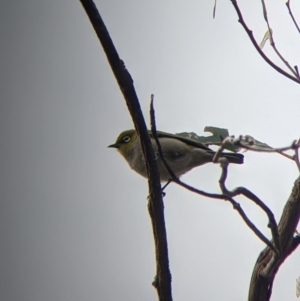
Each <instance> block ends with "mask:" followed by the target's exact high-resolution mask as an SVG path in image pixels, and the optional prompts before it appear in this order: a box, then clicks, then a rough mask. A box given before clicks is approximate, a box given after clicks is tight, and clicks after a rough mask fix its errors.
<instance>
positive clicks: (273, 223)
mask: <svg viewBox="0 0 300 301" xmlns="http://www.w3.org/2000/svg"><path fill="white" fill-rule="evenodd" d="M221 168H222V172H221V176H220V179H219V184H220V188H221V191H222V193H223V194H225V195H226V196H227V197H228V198H227V199H228V200H229V201H230V202H231V203H232V205H233V206H234V209H237V210H238V212H239V214H240V215H241V216H242V218H243V220H244V221H245V222H246V224H247V225H248V226H249V227H250V229H251V230H252V231H253V232H254V233H255V234H256V235H257V236H258V237H259V238H260V239H261V240H262V241H263V242H264V243H265V244H266V245H267V246H269V247H270V248H271V249H272V250H273V251H274V252H275V253H276V254H278V253H279V250H280V249H281V248H280V242H279V234H278V228H277V223H276V220H275V218H274V215H273V213H272V211H271V210H270V209H269V208H268V207H267V206H266V205H265V204H264V203H263V202H262V201H261V200H260V199H259V198H258V197H257V196H256V195H254V194H253V193H252V192H251V191H249V190H248V189H246V188H243V187H239V188H237V189H234V190H233V191H229V190H228V189H227V188H226V185H225V182H226V179H227V175H228V160H227V159H225V160H224V161H223V162H222V164H221ZM244 189H245V191H244ZM239 194H243V195H244V196H245V197H247V198H248V199H250V200H251V201H253V202H254V203H255V204H256V205H258V206H259V207H260V208H261V209H262V210H263V211H264V212H265V213H266V214H267V216H268V218H269V227H270V228H271V232H272V237H273V241H274V245H273V243H272V242H271V241H270V240H268V239H267V238H266V237H265V236H264V235H263V234H262V232H261V231H259V230H258V228H257V227H256V226H255V225H254V224H253V223H252V222H251V221H250V220H249V218H248V217H247V216H246V214H245V213H244V211H243V210H242V208H241V206H240V204H238V203H237V202H236V201H235V200H234V199H233V197H234V196H236V195H239Z"/></svg>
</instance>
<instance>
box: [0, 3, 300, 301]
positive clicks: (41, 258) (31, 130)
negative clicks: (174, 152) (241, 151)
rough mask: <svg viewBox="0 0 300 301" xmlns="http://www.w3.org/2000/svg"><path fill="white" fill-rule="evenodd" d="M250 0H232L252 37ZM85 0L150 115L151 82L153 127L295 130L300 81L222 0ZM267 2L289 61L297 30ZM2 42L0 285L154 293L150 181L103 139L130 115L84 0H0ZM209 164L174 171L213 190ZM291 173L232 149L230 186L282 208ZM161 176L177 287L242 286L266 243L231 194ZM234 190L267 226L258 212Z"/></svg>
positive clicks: (14, 291) (198, 293)
mask: <svg viewBox="0 0 300 301" xmlns="http://www.w3.org/2000/svg"><path fill="white" fill-rule="evenodd" d="M247 2H249V1H239V3H240V4H241V9H242V11H243V12H244V15H245V19H246V21H247V22H248V25H249V27H250V28H251V29H253V32H254V36H255V37H256V38H257V40H258V41H260V40H261V39H262V37H263V35H264V33H265V31H266V25H265V22H264V19H263V17H262V14H261V4H260V2H259V1H256V2H257V3H254V4H252V6H249V4H247ZM252 2H253V1H252ZM269 2H270V1H269ZM274 2H275V1H274ZM95 3H96V5H97V7H98V9H99V11H100V13H101V15H102V17H103V19H104V21H105V23H106V25H107V28H108V30H109V32H110V34H111V37H112V39H113V41H114V43H115V46H116V47H117V49H118V52H119V55H120V57H121V58H122V59H123V60H124V62H125V64H126V66H127V68H128V70H129V72H130V73H131V76H132V77H133V79H134V82H135V87H136V90H137V94H138V96H139V99H140V102H141V106H142V108H143V111H144V114H145V119H146V121H147V122H148V121H149V114H148V111H149V101H150V95H151V93H153V94H154V95H155V110H156V121H157V127H158V128H159V129H160V130H164V131H167V132H172V133H174V132H182V131H193V132H196V133H197V134H199V135H204V133H203V129H204V127H205V126H218V127H223V128H227V129H228V130H229V132H230V134H234V135H240V134H249V135H252V136H254V137H255V138H256V139H258V140H260V141H263V142H266V143H268V144H270V145H272V146H285V145H288V144H289V143H291V142H292V141H293V140H294V139H297V138H298V137H299V134H300V131H299V130H300V125H299V112H300V89H299V85H297V84H296V83H294V82H292V81H290V80H288V79H287V78H284V77H283V76H282V75H280V74H278V73H277V72H276V71H275V70H273V69H272V68H271V67H270V66H269V65H267V64H266V63H265V62H264V61H263V60H262V58H261V57H260V56H259V55H258V53H257V52H256V50H255V49H254V47H253V46H252V44H251V43H250V40H249V38H248V37H247V34H246V33H245V32H244V30H243V29H242V26H241V25H240V24H239V23H238V22H237V16H236V13H235V11H234V8H233V6H232V4H231V2H230V1H218V6H217V16H216V19H213V18H212V11H213V1H202V0H198V1H194V0H192V1H188V2H187V1H170V0H169V1H168V0H166V1H145V0H144V1H138V0H119V1H117V0H106V1H105V0H98V1H96V2H95ZM272 5H273V6H272V7H269V17H270V22H271V27H272V28H273V31H274V34H275V36H274V37H275V41H276V45H277V47H278V48H279V49H280V51H281V52H282V54H283V55H284V57H285V58H286V59H287V60H288V61H289V62H290V63H291V65H292V66H294V65H296V64H298V66H299V65H300V56H299V53H300V39H299V34H298V33H297V31H296V29H295V27H294V26H293V24H292V21H291V19H290V17H289V14H288V12H287V9H286V7H285V4H284V1H276V3H274V4H272ZM292 7H294V12H295V14H296V13H297V12H299V11H300V5H299V3H298V4H297V3H296V1H294V2H293V1H292ZM296 16H297V14H296ZM297 17H298V20H300V15H299V14H298V16H297ZM265 51H266V53H267V54H268V55H270V57H271V58H272V59H274V60H275V62H277V63H278V64H279V65H280V66H282V64H281V63H280V62H279V61H278V59H277V57H276V56H275V55H274V54H273V52H272V49H271V48H270V46H269V45H266V46H265ZM0 54H1V55H0V70H1V71H0V72H1V73H0V77H1V81H0V85H1V89H0V141H1V148H0V151H1V155H0V170H1V171H0V194H1V201H0V270H1V273H0V300H1V301H74V300H80V301H81V300H87V301H96V300H97V301H99V300H112V301H115V300H130V301H131V300H132V301H140V300H143V301H148V300H149V301H150V300H151V301H152V300H156V298H157V297H156V292H155V290H154V289H153V288H152V286H151V282H152V281H153V277H154V276H155V257H154V244H153V237H152V230H151V223H150V219H149V215H148V212H147V200H146V198H147V194H148V191H147V181H146V180H145V179H143V178H142V177H140V176H139V175H137V174H135V173H134V172H133V171H131V170H130V169H129V168H128V166H127V163H126V162H125V161H124V160H123V159H122V158H121V157H120V156H119V154H118V153H117V152H116V151H115V150H113V149H108V148H107V145H109V144H111V143H113V142H114V141H115V139H116V136H117V135H118V134H119V133H120V132H121V131H123V130H125V129H130V128H132V127H133V125H132V121H131V119H130V117H129V114H128V111H127V108H126V105H125V102H124V100H123V97H122V95H121V93H120V91H119V88H118V86H117V84H116V81H115V79H114V78H113V75H112V72H111V70H110V68H109V66H108V63H107V60H106V57H105V55H104V53H103V50H102V48H101V45H100V44H99V41H98V39H97V37H96V35H95V33H94V30H93V28H92V27H91V24H90V22H89V20H88V18H87V16H86V14H85V12H84V10H83V8H82V7H81V4H80V3H79V1H58V0H51V1H40V0H30V1H20V0H19V1H5V3H2V6H1V11H0ZM219 175H220V167H219V166H218V165H213V164H208V165H206V166H203V167H201V168H198V169H195V170H193V171H192V172H190V173H189V174H188V175H186V176H184V177H183V178H182V179H183V180H184V181H186V182H187V183H190V184H192V185H194V186H196V187H198V188H200V189H203V190H206V191H209V192H219V188H218V178H219ZM297 175H298V172H297V168H296V165H295V164H294V163H293V162H292V161H290V160H288V159H286V158H284V157H282V156H280V155H277V154H271V155H270V154H268V155H267V154H260V153H251V152H247V153H246V154H245V164H244V165H242V166H241V165H239V166H230V172H229V179H228V188H230V189H232V188H234V187H236V186H246V187H247V188H249V189H251V190H252V191H253V192H254V193H256V194H257V195H258V196H259V197H260V198H262V199H263V200H264V201H265V203H266V204H267V205H268V206H270V208H271V209H272V210H273V212H274V213H275V215H276V218H277V219H279V217H280V215H281V212H282V209H283V207H284V204H285V202H286V200H287V198H288V196H289V194H290V192H291V188H292V186H293V182H294V180H295V179H296V178H297ZM166 192H167V195H166V197H165V198H164V203H165V218H166V226H167V235H168V243H169V253H170V254H169V255H170V269H171V273H172V280H173V282H172V285H173V296H174V300H184V301H186V300H231V301H240V300H246V299H247V294H248V287H249V282H250V277H251V274H252V269H253V266H254V264H255V261H256V259H257V257H258V255H259V253H260V251H261V250H263V248H264V247H265V246H264V244H263V243H262V242H261V241H260V240H259V239H258V238H257V237H256V236H255V235H254V234H253V233H252V232H251V230H250V229H249V228H247V226H246V225H245V224H244V222H243V221H242V220H241V218H240V217H239V215H238V214H237V212H235V211H234V210H233V209H232V207H231V206H230V204H229V203H226V202H224V201H219V200H211V199H207V198H204V197H200V196H198V195H194V194H192V193H191V192H188V191H186V190H184V189H182V188H180V187H177V186H176V185H174V184H173V185H170V187H168V189H167V191H166ZM237 200H238V201H239V202H240V203H241V205H242V207H243V208H244V210H245V211H246V212H247V214H248V215H249V217H250V218H251V219H252V220H253V221H254V222H255V224H256V225H257V226H258V227H259V228H260V229H261V231H262V232H263V233H264V234H265V235H267V236H268V237H270V233H269V231H268V228H267V218H266V216H265V215H264V214H262V212H260V211H259V210H258V209H257V208H256V207H255V206H254V205H252V204H250V202H249V201H248V200H245V199H243V198H237ZM299 262H300V251H299V250H298V251H296V252H295V253H294V254H293V255H292V256H291V257H290V258H288V259H287V260H286V262H285V263H284V264H283V266H282V267H281V269H280V271H279V272H278V274H277V276H276V280H275V283H274V288H273V298H272V300H275V301H279V300H295V299H296V296H295V283H296V282H295V280H296V278H297V277H299V276H300V264H299Z"/></svg>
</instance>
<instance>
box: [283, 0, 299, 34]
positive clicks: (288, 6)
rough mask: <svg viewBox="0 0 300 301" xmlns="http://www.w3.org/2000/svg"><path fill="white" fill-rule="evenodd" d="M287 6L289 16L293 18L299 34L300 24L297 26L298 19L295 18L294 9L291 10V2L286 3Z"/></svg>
mask: <svg viewBox="0 0 300 301" xmlns="http://www.w3.org/2000/svg"><path fill="white" fill-rule="evenodd" d="M285 5H286V7H287V9H288V11H289V14H290V15H291V18H292V20H293V22H294V24H295V26H296V28H297V30H298V32H299V33H300V28H299V26H298V24H297V21H296V19H295V18H294V15H293V12H292V9H291V7H290V0H288V1H287V2H286V3H285Z"/></svg>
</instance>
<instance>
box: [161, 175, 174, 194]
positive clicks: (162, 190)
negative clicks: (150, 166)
mask: <svg viewBox="0 0 300 301" xmlns="http://www.w3.org/2000/svg"><path fill="white" fill-rule="evenodd" d="M171 182H172V179H169V180H168V182H167V183H166V184H165V185H164V186H163V187H162V189H161V192H162V194H163V197H164V196H165V195H166V193H165V192H164V190H165V188H166V187H167V186H168V185H169V184H170V183H171Z"/></svg>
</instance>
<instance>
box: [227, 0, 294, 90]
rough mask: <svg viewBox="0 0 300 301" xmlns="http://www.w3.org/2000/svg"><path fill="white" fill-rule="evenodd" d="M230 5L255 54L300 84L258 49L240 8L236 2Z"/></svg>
mask: <svg viewBox="0 0 300 301" xmlns="http://www.w3.org/2000/svg"><path fill="white" fill-rule="evenodd" d="M231 3H232V4H233V6H234V8H235V10H236V12H237V15H238V17H239V20H238V21H239V22H240V23H241V25H242V26H243V27H244V29H245V31H246V33H247V34H248V36H249V38H250V40H251V42H252V44H253V45H254V47H255V49H256V50H257V52H258V53H259V54H260V55H261V57H262V58H263V59H264V60H265V61H266V62H267V63H268V64H269V65H270V66H272V67H273V68H274V69H275V70H276V71H278V72H279V73H280V74H282V75H284V76H286V77H287V78H289V79H291V80H292V81H294V82H296V83H298V84H300V79H299V78H297V77H294V76H292V75H291V74H289V73H287V72H286V71H284V70H283V69H281V68H280V67H278V66H277V65H275V64H274V63H273V62H272V61H271V60H270V59H269V58H268V57H267V56H266V55H265V54H264V52H263V51H262V50H261V49H260V47H259V45H258V44H257V42H256V40H255V39H254V37H253V33H252V31H251V30H250V29H249V28H248V26H247V25H246V23H245V21H244V19H243V15H242V13H241V11H240V8H239V6H238V4H237V1H236V0H231Z"/></svg>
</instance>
